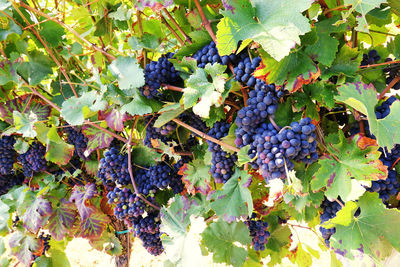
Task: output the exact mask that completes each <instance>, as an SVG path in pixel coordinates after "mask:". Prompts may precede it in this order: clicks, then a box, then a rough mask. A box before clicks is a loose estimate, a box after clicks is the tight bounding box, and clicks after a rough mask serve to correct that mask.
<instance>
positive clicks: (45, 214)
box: [21, 197, 52, 233]
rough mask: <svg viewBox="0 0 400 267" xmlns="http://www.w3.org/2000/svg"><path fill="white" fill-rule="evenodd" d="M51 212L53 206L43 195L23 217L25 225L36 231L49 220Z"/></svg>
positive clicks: (33, 231)
mask: <svg viewBox="0 0 400 267" xmlns="http://www.w3.org/2000/svg"><path fill="white" fill-rule="evenodd" d="M51 212H52V207H51V203H50V202H49V201H48V200H46V199H43V198H41V197H38V198H36V199H35V200H34V201H33V202H32V203H31V204H30V205H29V206H28V207H27V209H26V211H25V213H24V215H22V217H21V219H22V221H23V223H24V227H25V228H26V229H27V230H29V231H31V232H32V233H36V232H37V231H38V230H39V229H40V227H42V226H43V225H44V224H45V223H46V222H47V219H48V218H49V216H50V215H51Z"/></svg>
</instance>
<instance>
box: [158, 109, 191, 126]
mask: <svg viewBox="0 0 400 267" xmlns="http://www.w3.org/2000/svg"><path fill="white" fill-rule="evenodd" d="M184 111H185V110H184V108H183V106H182V105H181V104H179V103H175V104H172V105H171V104H167V105H166V106H165V107H163V108H162V109H160V111H159V112H160V113H161V115H160V116H159V117H158V118H157V120H156V121H155V122H154V127H157V128H160V127H161V126H163V125H164V124H166V123H168V122H169V121H171V120H172V119H175V118H176V117H178V116H179V115H180V114H181V113H182V112H184Z"/></svg>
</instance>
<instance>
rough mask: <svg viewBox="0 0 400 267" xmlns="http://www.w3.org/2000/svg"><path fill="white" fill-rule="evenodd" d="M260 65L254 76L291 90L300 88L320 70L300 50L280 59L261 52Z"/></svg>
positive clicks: (316, 76)
mask: <svg viewBox="0 0 400 267" xmlns="http://www.w3.org/2000/svg"><path fill="white" fill-rule="evenodd" d="M261 57H262V60H263V61H262V65H261V66H260V67H258V68H257V71H256V72H255V74H254V75H255V76H256V77H257V78H260V79H262V80H265V81H266V82H267V83H276V84H278V85H283V84H284V83H285V82H287V84H286V86H285V88H286V89H288V90H290V91H291V92H294V91H297V90H298V89H300V88H301V87H302V86H303V84H308V83H310V82H312V81H314V80H315V79H317V78H318V77H319V76H320V74H321V71H320V69H319V68H318V66H317V65H316V64H315V63H314V62H313V61H312V59H311V58H310V57H309V56H308V55H306V54H305V53H304V52H302V51H298V52H293V53H290V54H289V55H288V56H286V57H284V58H283V59H281V60H280V61H277V60H275V59H274V58H272V57H270V56H269V55H268V54H266V53H262V54H261Z"/></svg>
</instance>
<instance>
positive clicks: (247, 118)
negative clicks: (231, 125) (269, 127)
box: [235, 79, 283, 147]
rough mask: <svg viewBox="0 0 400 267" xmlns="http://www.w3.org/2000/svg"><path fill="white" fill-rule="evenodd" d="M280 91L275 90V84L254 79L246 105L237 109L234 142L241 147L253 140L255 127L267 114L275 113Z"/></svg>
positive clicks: (280, 94)
mask: <svg viewBox="0 0 400 267" xmlns="http://www.w3.org/2000/svg"><path fill="white" fill-rule="evenodd" d="M282 94H283V93H282V92H281V91H279V92H277V91H276V88H275V85H273V84H271V85H267V84H266V83H265V82H264V81H262V80H259V79H256V85H255V87H254V90H251V91H250V92H249V98H248V99H247V107H243V108H242V109H241V110H239V111H238V113H237V117H236V120H235V123H236V125H237V126H238V128H237V129H236V131H235V134H236V140H235V144H236V145H237V146H238V147H243V146H246V145H248V144H251V143H252V142H253V140H254V139H253V136H254V134H255V133H256V131H257V128H258V127H259V125H260V124H261V123H263V122H264V121H265V120H266V119H267V117H268V116H272V115H274V114H275V112H276V110H277V108H278V98H280V97H282Z"/></svg>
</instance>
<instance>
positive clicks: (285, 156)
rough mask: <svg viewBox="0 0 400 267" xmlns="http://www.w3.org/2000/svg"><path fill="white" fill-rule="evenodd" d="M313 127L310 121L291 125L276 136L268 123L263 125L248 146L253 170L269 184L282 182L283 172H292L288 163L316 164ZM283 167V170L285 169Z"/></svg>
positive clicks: (306, 120) (308, 119)
mask: <svg viewBox="0 0 400 267" xmlns="http://www.w3.org/2000/svg"><path fill="white" fill-rule="evenodd" d="M315 138H316V135H315V126H314V125H313V124H312V123H311V119H310V118H304V119H302V120H300V123H298V122H292V123H291V125H290V127H287V128H286V127H285V128H284V129H282V130H281V131H280V132H278V131H277V130H276V129H275V128H274V126H273V125H272V124H271V123H269V124H267V123H263V124H262V125H261V126H260V127H259V128H258V129H257V133H256V135H255V137H254V141H253V143H252V144H251V146H250V150H249V156H250V157H251V158H255V157H256V156H257V158H256V160H255V162H254V163H253V164H252V166H253V168H255V169H258V168H259V169H261V172H262V174H263V177H264V178H265V179H266V180H267V181H268V180H271V179H276V178H282V179H283V178H285V177H286V175H285V174H286V169H287V170H292V169H293V167H294V164H293V162H292V161H291V160H294V161H298V162H299V161H302V162H304V163H307V164H311V163H312V162H314V161H316V160H318V154H317V142H316V140H315ZM285 165H286V166H285Z"/></svg>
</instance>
